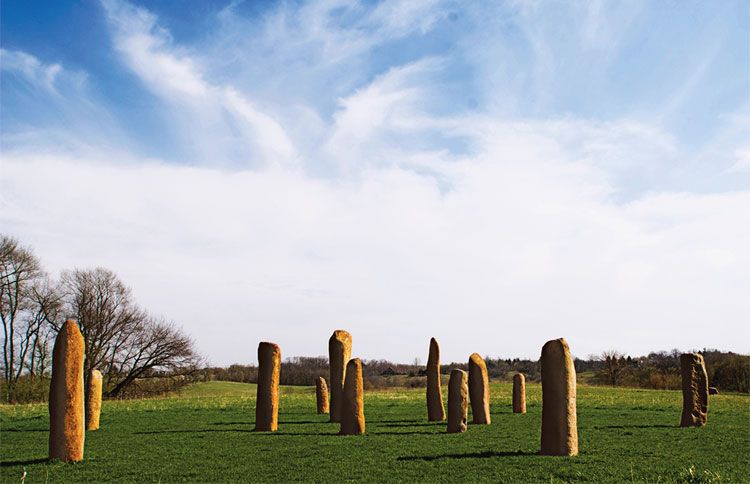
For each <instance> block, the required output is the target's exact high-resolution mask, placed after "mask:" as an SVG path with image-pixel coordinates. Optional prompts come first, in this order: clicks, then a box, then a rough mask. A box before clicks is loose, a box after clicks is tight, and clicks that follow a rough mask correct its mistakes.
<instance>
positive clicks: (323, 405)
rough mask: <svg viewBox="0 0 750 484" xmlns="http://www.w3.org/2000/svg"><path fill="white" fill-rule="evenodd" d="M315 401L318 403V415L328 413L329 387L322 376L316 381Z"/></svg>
mask: <svg viewBox="0 0 750 484" xmlns="http://www.w3.org/2000/svg"><path fill="white" fill-rule="evenodd" d="M315 399H316V400H317V402H318V414H324V413H328V385H326V379H325V378H323V377H322V376H319V377H318V379H317V380H315Z"/></svg>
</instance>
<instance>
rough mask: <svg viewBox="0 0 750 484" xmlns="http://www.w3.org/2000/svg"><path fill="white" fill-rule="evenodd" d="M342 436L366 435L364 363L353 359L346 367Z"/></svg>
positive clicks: (342, 407)
mask: <svg viewBox="0 0 750 484" xmlns="http://www.w3.org/2000/svg"><path fill="white" fill-rule="evenodd" d="M341 403H342V405H341V431H340V432H339V434H340V435H359V434H364V433H365V400H364V384H363V382H362V362H361V361H359V358H352V359H351V360H349V363H347V365H346V378H345V380H344V388H343V401H342V402H341Z"/></svg>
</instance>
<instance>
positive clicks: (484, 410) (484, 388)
mask: <svg viewBox="0 0 750 484" xmlns="http://www.w3.org/2000/svg"><path fill="white" fill-rule="evenodd" d="M469 401H470V402H471V415H472V420H471V423H474V424H480V425H481V424H489V423H490V422H491V421H492V419H491V417H490V382H489V379H488V378H487V365H486V364H485V363H484V360H483V359H482V357H481V356H479V354H477V353H472V354H471V356H470V357H469Z"/></svg>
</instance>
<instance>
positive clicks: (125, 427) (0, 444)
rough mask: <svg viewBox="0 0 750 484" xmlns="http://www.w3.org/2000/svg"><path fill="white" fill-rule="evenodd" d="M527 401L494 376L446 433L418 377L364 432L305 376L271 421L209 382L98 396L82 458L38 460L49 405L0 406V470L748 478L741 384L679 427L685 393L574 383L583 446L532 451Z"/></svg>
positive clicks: (322, 477)
mask: <svg viewBox="0 0 750 484" xmlns="http://www.w3.org/2000/svg"><path fill="white" fill-rule="evenodd" d="M527 391H528V397H527V401H528V413H527V414H525V415H515V414H513V413H511V411H510V398H511V386H510V385H509V384H504V383H493V384H492V395H491V397H492V400H491V401H492V425H490V426H478V425H470V426H469V430H468V432H466V433H464V434H451V435H448V434H446V433H445V425H444V424H443V423H428V422H427V421H426V406H425V398H424V389H414V390H403V389H399V390H392V391H373V392H368V393H367V394H366V395H365V415H366V418H367V435H364V436H346V437H343V436H338V435H336V432H337V431H338V425H336V424H330V423H327V416H323V415H316V414H315V393H314V389H313V388H312V387H282V389H281V412H280V416H279V421H280V424H279V431H278V432H277V433H274V434H271V433H255V432H252V429H253V423H254V419H255V414H254V408H255V405H254V403H255V386H254V385H246V384H240V383H226V382H212V383H204V384H198V385H195V386H193V387H191V388H188V389H187V390H186V391H184V392H183V393H182V394H181V395H179V396H175V397H170V398H161V399H153V400H137V401H112V402H105V404H104V409H103V412H102V420H101V425H102V428H101V429H100V430H97V431H95V432H89V433H88V434H87V436H86V459H85V460H84V461H83V462H81V463H77V464H64V463H60V462H54V463H48V462H47V461H46V455H47V437H48V433H47V430H48V416H47V408H46V406H45V405H19V406H2V407H0V417H1V418H2V420H1V421H0V424H1V427H0V454H1V455H2V468H1V469H0V479H1V480H2V481H3V482H20V478H21V475H22V474H23V470H24V468H25V469H26V470H27V472H28V477H27V479H26V482H28V483H33V482H47V481H49V482H80V481H88V482H91V481H107V480H118V481H139V482H158V481H161V482H174V481H234V482H237V481H327V480H333V481H392V480H405V481H450V482H455V481H500V480H502V481H545V482H550V481H577V480H581V481H600V482H601V481H649V482H673V481H681V482H709V481H710V482H727V481H731V482H738V481H739V482H750V397H748V396H740V395H718V396H713V397H711V402H710V409H709V419H708V425H707V426H706V427H705V428H700V429H683V428H679V427H678V426H677V424H678V423H679V418H680V409H681V398H682V397H681V394H680V393H679V392H673V391H654V390H631V389H610V388H602V387H588V386H579V389H578V422H579V427H578V431H579V439H580V448H581V455H579V456H578V457H574V458H561V457H542V456H539V455H537V452H538V450H539V435H540V421H541V388H540V387H539V386H538V385H533V384H530V385H529V386H528V388H527Z"/></svg>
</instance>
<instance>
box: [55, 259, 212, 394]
mask: <svg viewBox="0 0 750 484" xmlns="http://www.w3.org/2000/svg"><path fill="white" fill-rule="evenodd" d="M61 286H62V292H63V295H64V305H63V307H64V310H63V312H65V313H66V314H68V316H69V317H72V318H74V319H75V320H76V321H77V322H78V325H79V327H80V329H81V333H82V334H83V338H84V340H85V343H86V362H85V365H84V368H85V375H86V382H85V383H86V385H88V384H89V382H88V375H89V374H90V370H92V369H98V370H99V371H101V372H102V374H103V375H104V377H105V385H106V387H107V388H109V390H108V391H107V395H109V396H117V395H119V394H121V393H122V392H123V390H125V389H126V388H127V387H128V386H129V385H131V384H132V383H133V382H134V381H135V380H136V379H138V378H148V377H151V376H154V375H156V374H158V373H159V372H161V373H168V374H169V375H170V376H175V375H180V374H183V373H185V372H189V371H193V367H194V366H196V365H197V364H198V362H199V359H198V356H197V355H196V353H195V351H194V349H193V342H192V340H190V338H189V337H187V336H186V335H184V334H183V333H182V331H181V330H179V329H178V328H177V327H176V326H175V325H174V324H173V323H166V322H164V321H161V320H156V319H154V318H152V317H150V316H149V315H148V314H147V313H146V311H144V310H143V309H141V308H139V307H138V306H137V305H136V304H135V303H134V302H133V300H132V295H131V291H130V289H129V288H128V287H127V286H125V284H124V283H123V282H122V281H121V280H120V279H119V278H118V277H117V275H116V274H115V273H114V272H112V271H110V270H109V269H104V268H101V267H98V268H95V269H88V270H82V269H76V270H73V271H65V272H63V274H62V277H61ZM60 322H61V321H60ZM58 324H59V323H58Z"/></svg>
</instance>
